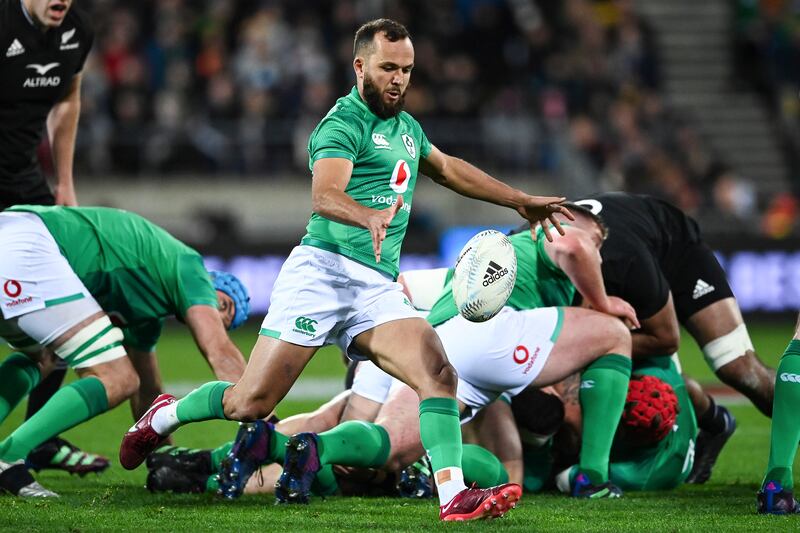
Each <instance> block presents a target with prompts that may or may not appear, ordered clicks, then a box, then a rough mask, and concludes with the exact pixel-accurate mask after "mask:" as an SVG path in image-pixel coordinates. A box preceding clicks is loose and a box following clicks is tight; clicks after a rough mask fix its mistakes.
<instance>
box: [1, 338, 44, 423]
mask: <svg viewBox="0 0 800 533" xmlns="http://www.w3.org/2000/svg"><path fill="white" fill-rule="evenodd" d="M40 378H41V375H40V374H39V367H38V366H36V363H34V362H33V361H32V360H31V359H30V358H29V357H26V356H25V355H23V354H21V353H19V352H14V353H12V354H11V355H9V356H8V357H6V359H5V361H3V363H2V364H0V383H2V386H0V423H2V422H3V420H5V419H6V417H7V416H8V414H9V413H10V412H11V411H13V410H14V408H15V407H16V406H17V405H18V404H19V402H20V401H21V400H22V399H23V398H24V397H25V396H27V395H28V393H29V392H30V391H31V390H33V388H34V387H35V386H36V385H37V384H38V383H39V379H40Z"/></svg>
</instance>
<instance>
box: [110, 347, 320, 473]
mask: <svg viewBox="0 0 800 533" xmlns="http://www.w3.org/2000/svg"><path fill="white" fill-rule="evenodd" d="M317 349H318V347H317V346H310V347H309V346H299V345H296V344H291V343H289V342H286V341H282V340H278V339H275V338H273V337H268V336H264V335H259V337H258V340H257V341H256V344H255V346H254V347H253V350H252V352H251V354H250V359H249V360H248V362H247V367H246V368H245V371H244V374H243V375H242V378H241V379H240V380H239V382H238V383H236V384H235V385H233V384H231V383H228V382H226V381H212V382H209V383H206V384H205V385H202V386H201V387H199V388H197V389H195V390H193V391H192V392H190V393H189V394H187V395H186V396H185V397H184V398H182V399H181V400H180V401H176V400H175V398H174V397H173V396H171V395H168V394H162V395H161V396H159V397H158V398H156V400H155V401H154V402H153V404H152V405H151V407H150V409H148V411H147V412H146V413H145V414H144V416H142V418H140V419H139V420H138V421H137V422H136V424H134V426H133V427H132V428H131V429H130V430H129V431H128V433H126V434H125V436H124V437H123V440H122V443H121V445H120V464H122V466H123V467H125V468H127V469H128V470H132V469H134V468H136V467H137V466H139V465H140V464H141V463H142V462H143V461H144V460H145V458H146V457H147V455H149V454H150V453H151V452H152V451H153V450H155V449H156V448H157V447H158V446H159V445H160V444H161V443H162V442H163V441H164V439H165V438H166V437H167V436H168V435H169V434H171V433H172V432H173V431H175V430H176V429H178V427H180V426H181V425H183V424H188V423H190V422H200V421H203V420H213V419H221V420H226V419H227V420H238V421H240V422H250V421H253V420H257V419H260V418H263V417H265V416H267V415H269V414H270V413H271V412H272V410H273V409H274V408H275V406H276V405H277V404H278V402H279V401H280V400H282V399H283V397H284V396H286V393H287V392H289V389H290V388H291V386H292V385H293V384H294V382H295V381H296V380H297V377H298V376H299V375H300V372H302V371H303V368H305V366H306V364H308V361H310V360H311V358H312V357H313V356H314V353H316V351H317Z"/></svg>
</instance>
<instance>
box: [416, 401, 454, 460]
mask: <svg viewBox="0 0 800 533" xmlns="http://www.w3.org/2000/svg"><path fill="white" fill-rule="evenodd" d="M419 436H420V438H421V440H422V446H423V447H424V448H425V449H426V450H427V451H428V456H429V457H430V459H431V469H432V470H433V471H434V472H437V471H439V470H441V469H442V468H451V467H453V468H461V457H462V453H463V451H462V445H461V421H460V420H459V417H458V403H457V402H456V401H455V399H453V398H428V399H427V400H422V401H421V402H420V404H419Z"/></svg>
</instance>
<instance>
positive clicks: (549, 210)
mask: <svg viewBox="0 0 800 533" xmlns="http://www.w3.org/2000/svg"><path fill="white" fill-rule="evenodd" d="M564 200H566V198H563V197H559V196H528V200H527V201H526V202H525V204H524V205H522V206H520V207H518V208H517V212H518V213H519V214H520V215H522V218H524V219H525V220H527V221H528V222H530V223H531V235H532V236H533V240H536V226H537V225H539V224H541V225H542V230H543V231H544V236H545V238H547V240H548V241H550V242H553V236H552V235H551V234H550V225H549V224H546V223H545V221H550V224H552V225H553V227H554V228H556V231H558V233H559V234H561V235H564V228H562V227H561V223H560V222H559V221H558V219H557V218H556V217H555V214H556V213H561V214H562V215H564V216H565V217H567V218H568V219H570V220H575V217H574V216H573V214H572V213H570V211H569V209H567V208H566V207H564V206H563V205H559V204H561V203H562V202H563V201H564Z"/></svg>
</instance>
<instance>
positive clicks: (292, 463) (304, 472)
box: [275, 433, 322, 503]
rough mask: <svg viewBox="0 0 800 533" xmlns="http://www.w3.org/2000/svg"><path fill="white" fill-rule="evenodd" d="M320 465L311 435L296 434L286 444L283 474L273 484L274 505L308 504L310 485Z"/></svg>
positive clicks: (315, 439) (315, 440)
mask: <svg viewBox="0 0 800 533" xmlns="http://www.w3.org/2000/svg"><path fill="white" fill-rule="evenodd" d="M320 468H322V465H321V464H320V462H319V453H318V451H317V437H316V435H314V434H313V433H298V434H297V435H294V436H293V437H291V438H290V439H289V441H288V442H287V443H286V457H285V459H284V461H283V473H282V474H281V477H279V478H278V481H276V482H275V503H308V497H309V494H310V493H311V483H312V482H313V481H314V478H315V477H316V475H317V472H319V470H320Z"/></svg>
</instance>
